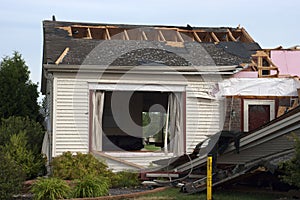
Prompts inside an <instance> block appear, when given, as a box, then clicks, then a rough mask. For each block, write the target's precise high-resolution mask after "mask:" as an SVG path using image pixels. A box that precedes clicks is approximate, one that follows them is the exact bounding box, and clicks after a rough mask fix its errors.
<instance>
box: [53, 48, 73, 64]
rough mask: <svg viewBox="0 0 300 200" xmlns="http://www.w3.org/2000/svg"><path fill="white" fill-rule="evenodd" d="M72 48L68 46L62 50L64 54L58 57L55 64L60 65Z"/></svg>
mask: <svg viewBox="0 0 300 200" xmlns="http://www.w3.org/2000/svg"><path fill="white" fill-rule="evenodd" d="M69 50H70V48H69V47H67V48H65V50H64V51H63V52H62V54H60V56H59V57H58V58H57V60H56V61H55V64H56V65H58V64H60V63H61V62H62V60H63V59H64V57H65V56H66V55H67V53H68V52H69Z"/></svg>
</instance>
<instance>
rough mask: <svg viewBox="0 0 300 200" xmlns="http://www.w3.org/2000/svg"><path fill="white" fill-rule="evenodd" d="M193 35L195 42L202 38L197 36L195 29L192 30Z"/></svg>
mask: <svg viewBox="0 0 300 200" xmlns="http://www.w3.org/2000/svg"><path fill="white" fill-rule="evenodd" d="M193 35H194V38H195V40H196V41H197V42H202V40H201V39H200V37H199V36H198V34H197V33H196V32H195V31H193Z"/></svg>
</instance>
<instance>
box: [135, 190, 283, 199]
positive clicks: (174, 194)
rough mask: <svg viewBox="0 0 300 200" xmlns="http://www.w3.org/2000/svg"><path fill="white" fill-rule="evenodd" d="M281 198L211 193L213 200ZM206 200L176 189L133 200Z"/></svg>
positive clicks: (276, 196) (220, 192)
mask: <svg viewBox="0 0 300 200" xmlns="http://www.w3.org/2000/svg"><path fill="white" fill-rule="evenodd" d="M280 197H282V196H279V195H278V194H277V195H276V194H263V193H246V192H230V191H215V192H214V193H213V199H214V200H257V199H259V200H275V199H279V198H280ZM196 199H197V200H206V193H205V192H202V193H198V194H186V193H181V192H180V191H179V189H178V188H169V189H166V190H164V191H162V192H158V193H155V194H149V195H145V196H142V197H137V198H134V200H196Z"/></svg>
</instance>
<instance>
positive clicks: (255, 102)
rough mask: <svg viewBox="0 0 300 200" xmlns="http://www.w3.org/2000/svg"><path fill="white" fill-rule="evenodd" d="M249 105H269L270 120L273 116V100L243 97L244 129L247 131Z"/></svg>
mask: <svg viewBox="0 0 300 200" xmlns="http://www.w3.org/2000/svg"><path fill="white" fill-rule="evenodd" d="M249 105H269V106H270V121H271V120H273V119H274V118H275V101H274V100H257V99H245V100H244V131H245V132H248V131H249V128H248V126H249V112H248V111H249Z"/></svg>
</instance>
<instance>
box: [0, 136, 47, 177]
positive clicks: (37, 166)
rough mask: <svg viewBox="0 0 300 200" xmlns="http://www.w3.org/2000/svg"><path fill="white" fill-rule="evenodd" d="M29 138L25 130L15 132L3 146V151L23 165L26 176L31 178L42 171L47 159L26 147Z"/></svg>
mask: <svg viewBox="0 0 300 200" xmlns="http://www.w3.org/2000/svg"><path fill="white" fill-rule="evenodd" d="M26 146H27V140H26V136H25V133H24V132H20V133H19V134H18V135H16V134H13V135H12V136H11V137H10V140H9V142H8V143H7V144H6V145H5V146H3V147H2V148H1V149H2V151H3V152H4V153H5V154H6V155H7V157H9V158H10V159H12V160H14V161H15V162H16V163H17V164H18V165H19V166H21V168H22V170H23V172H24V173H25V174H26V178H27V179H30V178H33V177H36V176H37V175H38V174H40V173H42V171H43V169H44V166H45V159H44V158H42V157H37V156H35V155H34V154H33V152H32V151H31V150H28V149H27V148H26Z"/></svg>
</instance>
